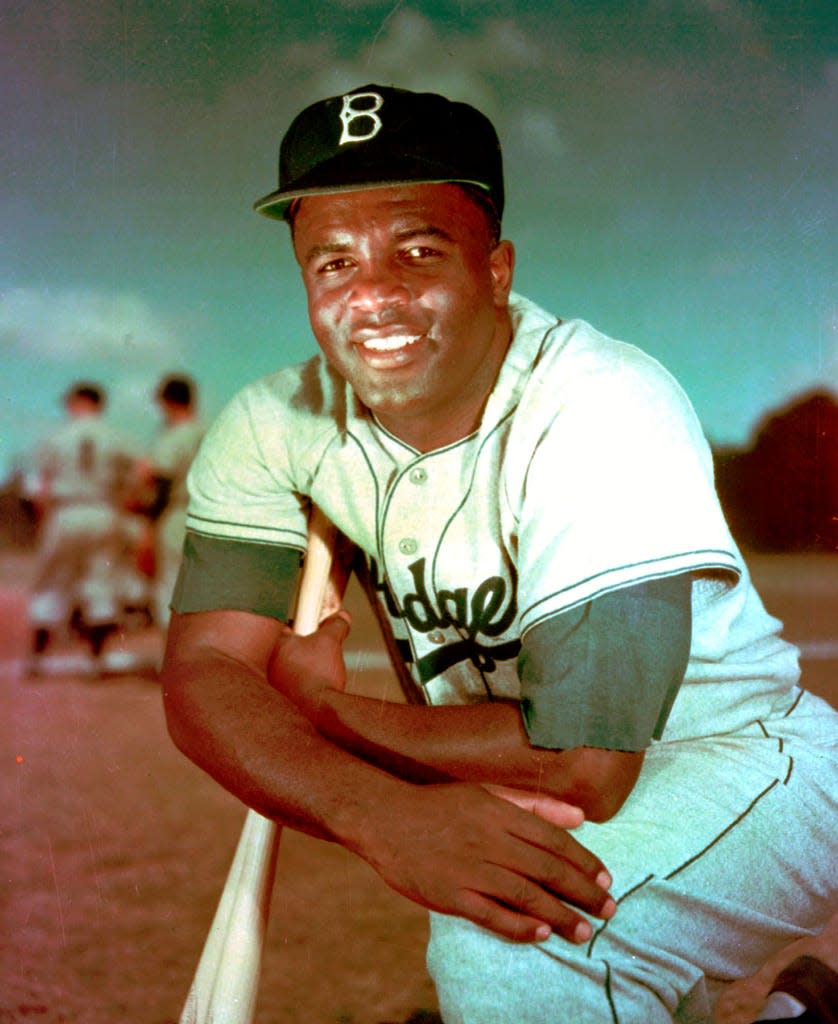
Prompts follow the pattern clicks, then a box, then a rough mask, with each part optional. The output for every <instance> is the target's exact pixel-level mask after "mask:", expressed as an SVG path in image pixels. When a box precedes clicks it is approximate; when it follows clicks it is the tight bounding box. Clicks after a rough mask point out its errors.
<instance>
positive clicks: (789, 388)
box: [0, 0, 838, 478]
mask: <svg viewBox="0 0 838 1024" xmlns="http://www.w3.org/2000/svg"><path fill="white" fill-rule="evenodd" d="M372 82H377V83H382V84H392V85H397V86H402V87H406V88H413V89H422V90H430V91H435V92H441V93H444V94H446V95H448V96H450V97H451V98H454V99H460V100H465V101H467V102H470V103H473V104H474V105H476V106H478V107H479V108H480V109H482V110H483V111H484V112H485V113H486V114H488V115H489V117H490V118H491V119H492V120H493V122H494V123H495V125H496V128H497V130H498V134H499V136H500V139H501V143H502V147H503V151H504V163H505V177H506V190H507V211H506V213H505V216H504V235H505V237H507V238H509V239H511V240H512V241H513V242H514V243H515V246H516V249H517V267H516V277H515V288H516V290H517V291H519V292H522V293H524V294H526V295H528V296H529V297H530V298H532V299H534V300H536V301H537V302H539V303H540V304H541V305H542V306H544V307H545V308H547V309H549V310H550V312H552V313H554V314H556V315H558V316H561V317H563V318H571V317H581V318H582V319H585V320H587V321H589V322H591V323H593V324H594V325H595V326H596V327H598V328H600V329H601V330H603V331H605V332H606V333H608V334H610V335H612V336H614V337H619V338H621V339H623V340H626V341H630V342H632V343H634V344H637V345H639V346H640V347H641V348H644V349H645V350H646V351H648V352H650V353H652V354H653V355H654V356H656V357H657V358H658V359H660V360H661V361H662V362H663V363H664V364H665V365H666V366H667V367H668V368H669V369H670V370H671V371H672V372H673V373H674V374H675V376H676V377H677V378H678V379H679V381H680V382H681V384H682V385H683V387H684V388H685V389H686V391H687V393H688V394H689V395H690V397H691V399H692V401H693V403H694V405H695V407H696V410H697V412H698V415H699V418H700V419H701V422H702V424H703V426H704V429H705V431H706V433H707V435H708V437H709V438H710V440H711V441H712V442H713V443H715V444H734V445H739V444H746V443H747V442H748V440H749V439H750V438H751V437H752V436H753V432H754V430H755V429H756V428H757V426H758V424H759V422H760V420H761V418H762V417H764V416H765V415H766V413H767V412H769V411H770V410H772V409H775V408H777V407H778V406H780V405H782V404H783V403H785V402H787V401H788V400H789V399H790V398H792V397H794V396H795V395H797V394H800V393H802V392H803V391H805V390H807V389H810V388H814V387H823V388H826V389H828V390H830V391H833V392H834V391H835V390H836V388H838V246H836V238H838V14H836V8H835V4H834V0H829V2H821V0H818V2H816V0H637V2H633V0H620V2H605V0H602V2H599V0H588V2H584V0H576V2H573V3H571V2H562V0H524V2H520V0H517V2H516V0H513V2H506V3H500V2H494V0H480V2H479V3H478V2H477V0H450V2H449V0H435V2H430V0H426V2H410V0H398V2H395V3H393V2H389V3H380V2H378V0H320V2H318V3H312V2H311V0H305V2H303V0H278V2H267V0H218V2H207V0H204V2H202V0H192V2H190V0H158V2H154V0H150V2H145V3H136V2H135V3H130V2H128V0H122V2H120V0H39V2H38V3H29V2H26V0H0V140H2V144H0V182H1V183H2V188H0V478H2V476H4V475H5V474H7V473H8V472H10V471H11V469H12V467H14V466H16V465H17V464H18V462H19V460H20V459H21V458H23V457H24V456H25V454H26V453H27V452H29V451H31V450H32V447H33V446H34V445H35V444H36V443H37V441H38V440H39V439H40V438H42V437H44V436H46V435H48V433H49V431H50V430H51V429H52V428H53V427H54V425H55V424H56V423H57V422H59V420H60V417H61V407H60V396H61V395H62V393H63V392H64V390H65V389H66V387H67V386H68V384H70V383H71V382H72V381H73V380H75V379H77V378H93V379H94V380H97V381H99V382H101V383H102V384H103V385H105V387H106V388H107V389H108V393H109V403H110V404H109V413H108V414H109V416H110V418H111V419H112V420H113V421H114V422H115V423H116V424H117V425H118V426H120V428H122V429H124V430H125V431H127V432H129V433H130V434H131V435H132V436H134V437H135V438H137V439H138V440H139V441H140V442H141V443H143V444H144V443H147V441H148V440H150V438H151V436H152V434H153V432H154V430H155V429H156V427H157V423H158V421H157V418H156V412H155V409H154V406H153V402H152V394H153V390H154V386H155V384H156V382H157V380H158V379H159V378H160V376H161V375H162V374H164V373H167V372H170V371H182V372H187V373H189V374H191V375H192V376H193V377H194V378H195V379H196V380H197V382H198V385H199V389H200V394H201V406H202V412H203V414H204V416H205V417H206V418H207V419H211V418H212V417H213V416H214V415H216V414H217V413H218V412H219V411H220V409H221V407H222V406H223V404H224V403H225V402H226V401H227V400H228V399H229V398H230V397H231V396H232V395H233V394H234V393H235V392H236V391H237V390H238V389H239V388H240V387H242V386H243V385H244V384H246V383H247V382H248V381H250V380H252V379H254V378H256V377H259V376H262V375H263V374H266V373H270V372H272V371H273V370H275V369H277V368H279V367H281V366H285V365H288V364H291V363H294V362H298V361H300V360H302V359H305V358H307V357H309V356H310V355H311V354H313V353H314V351H315V350H316V348H315V342H314V340H313V338H312V336H311V333H310V330H309V328H308V324H307V319H306V311H305V299H304V293H303V289H302V284H301V282H300V279H299V274H298V271H297V269H296V267H295V265H294V261H293V257H292V253H291V249H290V244H289V235H288V230H287V228H286V226H285V225H283V224H280V223H276V222H272V221H270V220H267V219H265V218H263V217H260V216H258V215H256V214H255V213H254V212H253V210H252V204H253V202H254V201H255V200H256V199H257V198H259V197H261V196H263V195H264V194H266V193H268V192H270V191H272V190H273V189H274V188H275V187H276V163H277V151H278V146H279V141H280V138H281V136H282V134H283V132H284V131H285V129H286V128H287V126H288V124H289V123H290V121H291V119H292V118H293V117H294V115H295V114H296V113H298V112H299V110H301V109H302V108H303V107H304V106H306V105H308V104H309V103H311V102H313V101H315V100H317V99H320V98H322V97H324V96H329V95H336V94H339V93H342V92H346V91H349V90H351V89H354V88H355V87H358V86H361V85H365V84H368V83H372Z"/></svg>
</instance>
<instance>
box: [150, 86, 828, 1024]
mask: <svg viewBox="0 0 838 1024" xmlns="http://www.w3.org/2000/svg"><path fill="white" fill-rule="evenodd" d="M503 205H504V186H503V177H502V169H501V155H500V147H499V144H498V140H497V136H496V134H495V131H494V129H493V127H492V125H491V124H490V122H489V121H488V120H487V119H486V118H485V117H484V116H483V115H482V114H480V113H479V112H478V111H476V110H475V109H474V108H472V107H470V106H468V105H465V104H461V103H456V102H452V101H450V100H448V99H446V98H444V97H441V96H438V95H435V94H427V93H413V92H408V91H406V90H400V89H396V88H391V87H385V86H379V85H368V86H364V87H362V88H360V89H357V90H354V91H352V92H350V93H347V94H345V95H343V96H336V97H331V98H329V99H326V100H322V101H319V102H317V103H314V104H313V105H312V106H310V107H308V108H307V109H306V110H304V111H303V112H302V113H301V114H300V115H299V116H298V117H297V118H296V119H295V121H294V122H293V123H292V125H291V126H290V128H289V130H288V131H287V133H286V135H285V137H284V139H283V141H282V144H281V147H280V162H279V188H278V189H277V190H276V191H274V192H272V193H271V194H270V195H268V196H266V197H265V198H263V199H261V200H259V201H258V202H257V203H256V209H257V211H258V212H260V213H262V214H265V215H266V216H269V217H273V218H277V219H284V220H286V221H287V222H288V224H289V225H290V229H291V240H292V244H293V248H294V253H295V256H296V258H297V261H298V263H299V266H300V271H301V274H302V278H303V282H304V285H305V288H306V293H307V297H308V311H309V318H310V322H311V327H312V331H313V333H314V336H315V338H316V340H317V342H318V345H319V347H320V349H321V354H320V355H318V356H316V357H315V358H313V359H310V360H309V361H307V362H306V363H303V364H302V365H300V366H296V367H291V368H289V369H284V370H280V371H279V372H277V373H275V374H273V375H271V376H269V377H267V378H265V379H262V380H260V381H257V382H256V383H254V384H252V385H251V386H249V387H246V388H245V389H244V390H243V391H242V392H241V393H240V394H239V395H238V396H237V397H235V398H234V399H233V400H232V401H231V402H230V404H229V405H228V407H227V408H226V410H225V411H224V412H223V413H222V415H221V416H220V417H219V419H218V420H217V421H216V422H215V424H214V425H213V426H212V427H211V428H210V430H209V432H208V434H207V436H206V438H205V441H204V444H203V446H202V449H201V452H200V454H199V455H198V457H197V459H196V461H195V462H194V464H193V467H192V470H191V472H190V477H189V487H190V506H189V515H188V519H187V533H186V541H185V549H184V562H183V566H182V569H181V573H180V576H179V579H178V583H177V586H176V589H175V595H174V601H173V607H174V609H175V612H176V614H175V615H173V617H172V624H171V628H170V632H169V643H168V649H167V656H166V661H165V665H164V670H163V684H164V693H165V701H166V710H167V715H168V721H169V727H170V730H171V733H172V735H173V737H174V739H175V741H176V742H177V743H178V744H179V745H180V746H181V748H182V749H183V750H184V751H185V752H186V753H187V754H188V755H189V756H190V757H191V758H193V759H194V760H195V761H196V762H197V763H198V764H199V765H201V766H203V767H204V768H205V769H206V770H207V771H209V772H210V773H211V774H212V775H213V776H214V777H215V778H216V779H218V781H219V782H221V784H222V785H224V786H226V787H227V788H228V789H230V790H231V791H232V792H233V793H235V794H236V795H237V796H239V797H240V798H241V799H243V800H244V801H246V802H247V803H248V804H249V805H251V806H253V807H255V808H256V809H257V810H259V811H261V812H262V813H263V814H266V815H268V816H272V817H274V818H276V819H277V820H279V821H280V822H282V823H283V824H284V825H288V826H291V827H295V828H298V829H300V830H302V831H305V832H307V833H309V834H312V835H315V836H319V837H322V838H325V839H329V840H332V841H336V842H339V843H341V844H343V845H344V846H345V847H347V848H348V849H350V850H352V851H353V852H355V853H357V854H358V855H359V856H361V857H363V858H364V859H366V860H367V861H368V862H369V863H370V864H371V865H372V866H373V867H374V868H375V869H376V870H377V871H378V872H379V874H380V875H381V877H382V878H383V879H384V880H385V881H386V882H387V883H388V884H389V885H390V886H392V887H393V888H394V889H396V890H397V891H399V892H401V893H402V894H404V895H405V896H407V897H409V898H410V899H413V900H415V901H416V902H417V903H419V904H421V905H423V906H425V907H427V908H428V909H429V910H430V911H431V937H430V945H429V949H428V966H429V969H430V972H431V974H432V976H433V978H434V981H435V983H436V986H437V990H438V994H439V1002H440V1007H441V1012H442V1016H443V1018H444V1019H445V1021H446V1022H447V1024H460V1022H468V1024H510V1022H515V1024H547V1022H553V1021H558V1020H562V1021H565V1020H566V1021H573V1022H575V1024H576V1022H579V1024H584V1022H600V1021H602V1022H615V1021H619V1022H623V1024H636V1022H641V1021H642V1022H644V1024H656V1022H664V1021H666V1022H669V1021H673V1020H676V1021H690V1022H697V1021H709V1020H710V1017H711V1014H712V1006H713V1002H714V1000H715V998H716V996H717V994H718V992H719V990H720V989H721V988H722V986H723V985H724V983H725V982H726V981H729V980H732V979H734V978H737V977H739V976H742V975H744V974H748V973H751V972H752V971H753V970H755V969H756V967H757V966H758V965H759V964H760V963H761V962H762V961H763V960H764V959H765V957H766V956H767V955H768V954H769V953H770V952H771V951H772V950H774V949H777V948H779V947H780V946H782V945H783V944H785V943H787V942H788V941H789V939H790V938H792V937H795V936H803V935H806V934H809V933H813V932H815V931H817V930H818V928H819V927H820V926H821V925H822V924H823V922H824V921H825V920H826V919H827V918H828V917H829V914H830V912H831V909H833V908H834V906H835V901H836V892H837V891H838V863H836V858H835V857H834V855H833V854H834V835H835V811H836V798H838V748H837V747H836V744H838V715H837V714H836V713H835V712H834V711H833V710H832V709H831V708H830V707H829V706H828V705H826V704H825V703H823V702H822V701H820V700H819V699H817V698H815V697H814V696H812V695H811V694H809V693H807V692H806V691H805V690H803V689H801V688H800V686H799V685H798V682H799V678H798V677H799V670H798V658H797V651H796V650H795V649H794V648H793V647H792V646H790V645H789V644H788V643H786V642H785V641H784V640H783V639H782V637H781V635H780V630H781V625H780V623H779V622H777V621H776V620H775V619H774V618H772V617H771V616H769V615H768V614H767V613H766V611H765V609H764V607H763V605H762V603H761V602H760V599H759V597H758V596H757V594H756V592H755V590H754V587H753V585H752V583H751V580H750V577H749V575H748V569H747V566H746V564H745V562H744V561H743V558H742V556H741V554H740V552H739V551H738V549H737V546H736V544H735V543H734V541H733V539H732V537H731V535H730V533H729V531H728V528H727V526H726V523H725V519H724V516H723V514H722V511H721V509H720V506H719V503H718V500H717V497H716V493H715V490H714V485H713V473H712V462H711V457H710V452H709V450H708V446H707V444H706V441H705V439H704V437H703V436H702V432H701V430H700V427H699V424H698V422H697V419H696V416H695V413H694V411H693V409H692V408H691V406H690V404H689V402H688V400H687V398H686V396H685V395H684V393H683V391H682V390H681V389H680V388H679V386H678V385H677V383H676V382H675V381H674V380H673V379H672V377H671V376H670V375H669V374H668V373H667V372H666V370H664V369H663V368H662V367H661V366H660V365H659V364H658V363H657V362H655V361H654V360H653V359H651V358H650V357H649V356H647V355H645V354H644V353H643V352H641V351H640V350H639V349H637V348H635V347H633V346H632V345H629V344H625V343H623V342H619V341H615V340H612V339H610V338H608V337H605V336H604V335H603V334H601V333H600V332H598V331H597V330H595V329H594V328H593V327H592V326H590V325H589V324H587V323H584V322H582V321H578V320H562V319H560V318H558V317H556V316H555V315H553V314H551V313H548V312H546V311H545V310H543V309H541V308H539V307H538V306H536V305H535V304H534V303H533V302H531V301H529V300H528V299H526V298H524V297H523V296H521V295H518V294H516V293H514V292H513V291H512V278H513V269H514V249H513V246H512V244H511V243H510V242H509V241H506V240H503V239H502V238H501V235H500V222H501V216H502V212H503ZM309 502H314V503H316V504H317V505H319V506H320V507H321V508H322V509H323V510H324V511H325V512H326V514H327V515H328V516H329V517H330V518H331V519H332V520H333V522H334V523H335V524H336V525H337V526H338V527H339V528H340V530H341V531H343V533H344V534H345V535H346V536H347V537H348V538H349V539H350V540H351V541H352V542H353V543H354V544H355V545H357V547H358V548H359V549H360V551H361V552H362V554H363V556H364V559H365V561H366V567H367V571H368V575H369V579H370V581H371V587H372V589H373V591H374V592H375V593H376V595H377V598H378V600H379V601H380V603H381V606H382V607H383V610H384V612H385V613H386V615H387V617H388V618H389V621H390V623H391V625H392V629H393V632H394V634H395V638H396V644H397V646H398V649H399V650H400V652H401V654H402V657H403V659H404V661H405V664H406V666H407V667H408V668H409V670H410V673H411V676H412V679H413V681H414V684H415V687H416V688H417V690H418V691H419V692H420V693H421V695H422V697H423V700H424V706H423V705H421V704H410V705H407V704H381V703H380V702H378V701H371V700H369V699H365V698H363V697H358V696H354V695H351V694H347V693H345V692H344V690H343V684H344V674H343V667H342V661H341V657H340V649H341V647H340V645H341V643H342V640H343V639H344V637H345V634H346V631H347V628H348V627H347V622H346V615H345V613H340V614H338V615H335V616H332V617H331V618H329V619H328V620H326V622H325V623H324V624H323V625H322V626H321V628H320V630H319V631H318V632H317V633H316V634H314V636H312V637H307V638H299V637H294V636H292V635H290V632H289V630H288V628H287V627H286V626H284V625H283V621H284V620H285V618H286V616H287V614H288V611H289V606H290V599H291V596H292V594H293V591H294V585H295V580H296V576H297V570H298V563H299V553H300V551H301V550H302V549H303V548H304V546H305V529H306V512H307V508H308V505H309Z"/></svg>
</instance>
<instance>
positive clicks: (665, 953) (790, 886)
mask: <svg viewBox="0 0 838 1024" xmlns="http://www.w3.org/2000/svg"><path fill="white" fill-rule="evenodd" d="M836 812H838V714H836V712H835V711H834V710H833V709H832V708H831V707H830V706H829V705H828V704H826V703H825V702H824V701H822V700H820V698H817V697H814V696H813V695H811V694H809V693H807V692H805V691H799V690H795V691H793V694H792V696H791V698H790V701H789V704H788V706H787V707H786V708H785V709H783V710H782V711H781V712H780V713H778V714H777V715H775V716H773V717H771V718H770V719H767V720H765V721H763V722H758V723H754V724H753V725H752V726H749V727H748V728H747V729H744V730H742V731H739V732H736V733H732V734H728V735H724V736H716V737H709V738H704V739H694V740H680V741H674V742H661V743H657V744H654V745H653V746H652V747H651V748H650V749H649V750H648V752H647V755H646V760H645V763H644V768H643V771H642V773H641V776H640V779H639V780H638V783H637V785H636V786H635V788H634V790H633V792H632V794H631V796H630V797H629V799H628V800H627V801H626V803H625V805H624V806H623V808H622V809H621V810H620V812H619V813H618V814H617V815H616V816H615V817H614V818H612V819H611V820H610V821H608V822H605V823H603V824H591V823H585V824H584V825H583V826H582V827H581V828H579V829H578V830H576V831H575V832H574V835H575V836H576V837H577V838H578V839H579V841H580V842H581V843H583V844H584V845H586V846H587V847H589V848H590V849H591V850H593V851H594V852H595V853H597V855H598V856H600V857H601V858H602V860H603V862H604V863H605V865H606V867H607V868H608V869H609V871H610V872H611V874H612V877H613V879H614V884H613V886H612V890H611V892H612V895H613V896H614V898H615V899H616V900H617V913H616V915H615V916H614V918H613V919H612V920H611V921H609V922H602V921H596V920H594V919H592V924H593V926H594V935H593V938H592V939H591V940H590V941H589V942H588V943H587V944H585V945H583V946H573V945H571V944H570V943H568V942H566V941H564V940H563V939H560V938H557V937H551V938H550V939H548V940H547V941H546V942H545V943H542V944H538V945H534V944H533V945H518V944H515V943H511V942H507V941H505V940H503V939H500V938H497V937H495V936H493V935H491V934H490V933H488V932H486V931H485V930H483V929H480V928H478V927H477V926H475V925H472V924H471V923H469V922H466V921H463V920H461V919H459V918H455V917H448V916H444V915H439V914H432V915H431V938H430V943H429V947H428V968H429V970H430V973H431V975H432V977H433V979H434V981H435V983H436V986H437V992H438V996H439V1002H440V1009H441V1013H442V1016H443V1019H444V1020H445V1022H446V1024H562V1022H572V1024H671V1022H677V1024H708V1022H709V1021H710V1020H711V1017H712V1010H713V1003H714V1001H715V999H716V997H717V996H718V994H719V993H720V991H721V990H722V989H723V987H724V985H725V984H726V983H727V982H730V981H732V980H734V979H735V978H738V977H741V976H745V975H749V974H752V973H754V972H755V971H756V970H758V968H759V967H760V966H761V964H762V963H763V962H764V960H765V959H767V957H768V956H770V955H771V954H772V953H773V952H775V951H776V950H777V949H779V948H780V947H782V946H785V945H787V944H788V943H789V942H791V941H792V940H793V939H795V938H800V937H802V936H804V935H807V934H814V933H815V932H817V931H818V930H819V929H820V928H821V926H822V925H823V924H824V922H825V921H826V920H827V919H828V918H829V917H830V916H831V914H832V913H834V911H835V909H836V906H838V856H836V851H838V813H836Z"/></svg>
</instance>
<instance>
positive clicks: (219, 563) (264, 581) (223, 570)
mask: <svg viewBox="0 0 838 1024" xmlns="http://www.w3.org/2000/svg"><path fill="white" fill-rule="evenodd" d="M300 555H301V553H300V551H298V550H297V549H296V548H290V547H284V546H282V545H279V544H256V543H253V542H249V541H248V542H246V541H237V540H227V539H226V538H223V537H207V536H205V535H203V534H199V533H195V532H193V531H192V530H187V531H186V540H185V541H184V545H183V560H182V562H181V566H180V573H179V575H178V579H177V583H176V584H175V589H174V594H173V595H172V608H174V610H175V611H176V612H179V613H184V612H206V611H220V610H222V609H235V610H238V611H247V612H254V613H255V614H257V615H266V616H268V617H269V618H272V619H278V620H279V621H281V622H284V621H286V620H287V619H288V616H289V615H290V614H291V608H292V607H293V600H294V594H295V592H296V586H297V576H298V574H299V569H300Z"/></svg>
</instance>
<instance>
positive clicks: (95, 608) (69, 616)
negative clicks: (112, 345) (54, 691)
mask: <svg viewBox="0 0 838 1024" xmlns="http://www.w3.org/2000/svg"><path fill="white" fill-rule="evenodd" d="M106 402H107V395H106V393H105V391H104V389H103V388H101V387H100V386H99V385H97V384H94V383H91V382H88V381H80V382H78V383H76V384H74V385H72V386H71V387H70V388H69V389H68V390H67V392H66V393H65V395H64V397H63V404H64V408H65V410H66V413H67V420H66V422H65V423H63V424H62V425H61V427H60V428H59V429H58V430H57V431H56V432H55V434H54V435H53V436H52V437H51V438H50V439H49V440H48V441H47V442H45V443H44V444H43V445H41V446H40V448H39V449H38V450H37V452H36V454H35V473H34V477H35V487H34V493H33V498H34V499H35V501H36V503H37V505H38V507H39V508H40V511H41V524H42V526H41V538H40V547H39V552H38V565H37V569H36V573H35V579H34V583H33V588H32V593H31V595H30V601H29V619H30V625H31V629H32V643H31V652H30V659H29V662H28V664H27V669H28V671H30V672H33V673H36V672H38V671H40V670H41V668H42V667H43V662H42V656H43V655H44V653H45V651H46V650H47V648H48V646H49V644H50V642H51V641H52V640H54V639H55V637H56V634H57V633H59V632H60V631H62V630H63V629H64V628H65V627H66V626H67V625H68V624H69V623H70V622H71V621H72V620H73V617H74V616H75V617H76V621H77V623H78V624H79V625H80V627H81V629H82V632H83V634H84V635H85V636H86V638H87V640H88V641H89V643H90V645H91V649H92V653H93V655H94V656H95V657H97V658H98V656H99V654H100V653H101V650H102V647H103V645H104V643H105V640H106V639H107V637H108V635H109V634H110V633H111V632H113V631H114V629H116V625H117V622H118V618H119V613H120V610H121V607H122V604H123V598H124V596H125V593H126V590H127V588H128V583H127V580H126V570H125V567H124V564H123V558H122V555H123V549H124V546H125V537H124V535H123V530H122V523H123V514H122V510H121V508H120V501H121V492H122V491H123V488H124V486H125V485H126V482H127V480H128V477H129V476H130V472H131V467H132V465H133V460H134V459H135V458H136V451H135V450H134V449H133V446H132V445H131V443H130V442H129V441H127V440H126V438H124V437H123V436H122V435H121V434H120V433H118V432H117V431H116V430H115V429H114V428H113V427H111V426H110V425H109V424H108V423H107V421H106V420H105V419H104V417H103V415H102V414H103V412H104V409H105V405H106Z"/></svg>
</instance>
